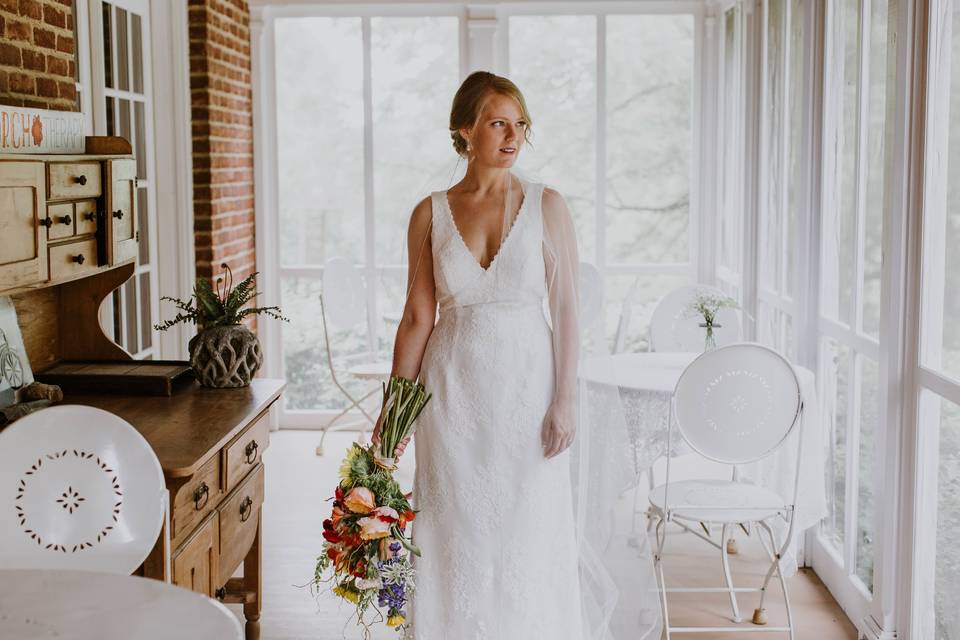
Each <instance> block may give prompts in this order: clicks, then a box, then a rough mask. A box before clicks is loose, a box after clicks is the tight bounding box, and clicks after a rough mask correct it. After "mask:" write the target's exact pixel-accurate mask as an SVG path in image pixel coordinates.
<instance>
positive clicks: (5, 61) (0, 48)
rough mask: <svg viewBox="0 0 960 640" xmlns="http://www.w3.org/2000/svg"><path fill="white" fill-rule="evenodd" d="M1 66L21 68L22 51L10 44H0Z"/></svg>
mask: <svg viewBox="0 0 960 640" xmlns="http://www.w3.org/2000/svg"><path fill="white" fill-rule="evenodd" d="M0 64H2V65H6V66H8V67H17V68H18V69H19V68H20V65H21V62H20V49H18V48H17V47H16V46H14V45H12V44H10V43H8V42H0Z"/></svg>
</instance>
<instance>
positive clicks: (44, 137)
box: [0, 105, 84, 153]
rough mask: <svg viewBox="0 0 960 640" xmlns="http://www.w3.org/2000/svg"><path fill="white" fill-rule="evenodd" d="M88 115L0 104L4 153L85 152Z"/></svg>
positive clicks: (0, 148)
mask: <svg viewBox="0 0 960 640" xmlns="http://www.w3.org/2000/svg"><path fill="white" fill-rule="evenodd" d="M83 121H84V117H83V114H82V113H79V112H76V111H52V110H49V109H28V108H26V107H10V106H6V105H0V153H83V143H84V133H83Z"/></svg>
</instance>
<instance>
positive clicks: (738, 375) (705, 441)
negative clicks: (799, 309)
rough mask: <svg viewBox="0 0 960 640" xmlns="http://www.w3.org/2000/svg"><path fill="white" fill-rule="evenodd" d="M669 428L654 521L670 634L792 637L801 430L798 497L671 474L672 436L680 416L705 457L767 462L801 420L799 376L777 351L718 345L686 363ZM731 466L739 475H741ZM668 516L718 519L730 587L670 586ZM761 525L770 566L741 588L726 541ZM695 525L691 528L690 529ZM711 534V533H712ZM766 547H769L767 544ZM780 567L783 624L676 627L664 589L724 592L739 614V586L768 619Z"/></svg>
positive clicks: (756, 619)
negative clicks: (787, 566)
mask: <svg viewBox="0 0 960 640" xmlns="http://www.w3.org/2000/svg"><path fill="white" fill-rule="evenodd" d="M671 413H672V415H673V417H674V418H675V420H673V419H672V420H671V427H670V433H669V434H668V437H667V469H666V482H665V483H664V484H662V485H660V486H658V487H656V488H655V489H654V490H653V491H651V493H650V505H651V508H652V509H653V511H654V514H655V515H656V516H657V517H658V521H657V536H656V537H657V549H656V553H655V555H654V563H655V564H656V567H657V576H658V580H659V586H660V597H661V599H662V605H663V619H664V627H665V629H666V635H667V638H668V639H669V638H670V634H671V632H673V633H681V632H682V633H696V632H733V633H743V632H746V631H765V632H773V631H780V632H788V633H789V634H790V638H791V639H792V638H793V637H794V627H793V614H792V612H791V609H790V599H789V596H788V593H787V583H786V581H785V580H784V578H783V572H782V571H781V568H780V559H781V557H782V556H783V554H784V552H785V551H786V550H787V548H788V547H789V545H790V543H791V542H792V540H793V535H794V515H795V509H796V503H797V493H798V490H799V483H800V455H801V453H802V449H803V431H802V429H801V432H800V433H799V434H798V436H799V437H798V438H797V466H796V468H797V473H796V478H795V480H794V489H793V495H792V496H789V497H784V496H780V495H778V494H777V493H775V492H774V491H771V490H770V489H767V488H765V487H762V486H759V485H756V484H751V483H747V482H741V481H738V480H736V479H734V480H685V481H680V482H671V481H670V447H671V443H672V440H673V437H674V434H673V430H674V429H673V426H672V425H673V423H674V422H675V423H676V430H677V431H678V432H679V434H680V437H682V438H683V439H684V441H686V443H687V444H688V445H689V446H690V448H691V449H693V450H694V451H695V452H697V453H699V454H700V455H702V456H704V457H705V458H708V459H710V460H714V461H716V462H721V463H724V464H728V465H731V466H732V467H733V468H734V471H735V470H736V466H737V465H741V464H746V463H749V462H755V461H757V460H761V459H763V458H766V457H767V456H770V455H771V454H773V453H774V452H775V451H776V450H777V449H778V448H779V447H780V446H781V445H782V444H783V443H784V441H785V440H786V439H787V438H788V437H789V436H790V434H791V433H792V431H793V430H794V429H795V428H797V427H798V425H799V424H800V418H801V416H802V413H803V400H802V398H801V395H800V383H799V381H798V379H797V375H796V373H795V372H794V370H793V367H792V366H791V365H790V363H789V362H788V361H787V360H786V359H785V358H784V357H783V356H781V355H780V354H779V353H777V352H776V351H774V350H772V349H770V348H768V347H765V346H763V345H759V344H754V343H740V344H734V345H729V346H726V347H720V348H717V349H715V350H711V351H708V352H706V353H704V354H703V355H701V356H699V357H698V358H697V359H696V360H694V361H693V362H692V363H690V365H689V366H688V367H687V368H686V369H685V370H684V372H683V374H682V375H681V376H680V379H679V380H678V381H677V385H676V387H675V389H674V394H673V401H672V403H671ZM736 477H737V476H736V473H734V478H736ZM777 519H782V520H783V521H785V523H786V527H787V528H786V531H787V533H786V535H785V536H784V539H783V540H777V535H776V533H775V532H774V529H773V527H771V522H773V521H775V520H777ZM670 523H677V524H681V525H685V526H686V527H690V526H696V523H707V524H715V525H719V526H720V527H721V543H720V545H719V546H720V550H721V558H722V565H723V575H724V580H725V582H726V586H725V587H707V588H683V587H672V588H668V587H667V586H666V581H665V577H664V569H663V553H664V548H665V543H666V538H667V528H668V525H669V524H670ZM738 525H740V526H745V527H746V526H749V525H757V526H759V528H760V529H762V530H763V531H765V532H766V534H767V535H768V536H769V539H770V548H769V549H767V551H768V554H769V555H770V568H769V569H768V570H767V573H766V576H765V577H764V580H763V584H762V585H761V586H760V587H759V588H746V587H734V586H733V580H732V577H731V575H730V565H729V562H728V560H727V549H726V545H725V542H726V540H727V537H728V535H729V532H730V530H731V529H732V528H734V527H736V526H738ZM688 530H689V529H688ZM708 541H710V540H709V539H708ZM764 547H766V545H764ZM774 572H776V574H777V577H778V578H779V579H780V585H781V587H782V588H783V596H784V601H785V603H786V610H787V626H784V627H768V626H754V627H743V626H737V627H671V626H670V618H669V611H668V607H667V594H668V593H672V592H685V593H691V592H694V593H697V592H706V593H718V592H719V593H723V592H726V593H728V594H729V597H730V606H731V607H732V609H733V618H732V619H733V621H734V622H741V618H740V611H739V608H738V605H737V596H736V594H737V592H756V591H759V592H760V606H759V607H758V608H757V609H756V610H755V611H754V614H753V623H754V624H755V625H766V624H767V616H766V610H765V608H764V601H765V598H766V595H767V586H768V585H769V583H770V579H771V578H772V577H773V574H774Z"/></svg>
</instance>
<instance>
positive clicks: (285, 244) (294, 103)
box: [275, 18, 364, 266]
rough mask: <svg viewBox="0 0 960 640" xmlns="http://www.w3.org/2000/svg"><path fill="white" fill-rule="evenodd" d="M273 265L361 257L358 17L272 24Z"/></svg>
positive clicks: (361, 105) (361, 183) (360, 131)
mask: <svg viewBox="0 0 960 640" xmlns="http://www.w3.org/2000/svg"><path fill="white" fill-rule="evenodd" d="M276 42H277V47H276V68H275V74H276V86H277V149H278V157H277V169H278V170H277V174H278V179H279V189H278V200H279V207H280V211H279V228H278V231H279V239H280V263H281V265H286V266H290V265H305V264H322V263H323V262H324V261H325V260H327V259H328V258H331V257H333V256H337V255H339V256H343V257H346V258H350V259H352V260H354V261H357V262H359V261H361V260H362V259H363V255H364V228H363V221H364V191H363V55H362V50H361V44H362V41H361V36H360V19H359V18H283V19H277V20H276Z"/></svg>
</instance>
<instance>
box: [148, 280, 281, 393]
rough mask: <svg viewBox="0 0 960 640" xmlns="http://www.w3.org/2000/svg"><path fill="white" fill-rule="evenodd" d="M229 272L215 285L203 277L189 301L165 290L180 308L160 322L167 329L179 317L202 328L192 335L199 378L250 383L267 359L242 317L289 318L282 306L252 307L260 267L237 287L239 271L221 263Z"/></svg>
mask: <svg viewBox="0 0 960 640" xmlns="http://www.w3.org/2000/svg"><path fill="white" fill-rule="evenodd" d="M220 267H221V268H222V269H223V270H224V272H225V275H224V276H220V277H219V278H217V281H216V285H215V287H214V286H213V285H211V284H210V282H209V281H208V280H206V279H204V278H197V283H196V285H194V288H193V295H192V296H190V299H189V300H187V301H186V302H184V301H183V300H180V299H179V298H171V297H169V296H163V298H161V299H162V300H169V301H171V302H173V303H174V304H175V305H176V306H177V308H179V309H180V311H179V312H178V313H177V315H176V317H174V318H173V319H172V320H167V321H165V322H162V323H160V324H158V325H155V326H154V328H156V329H157V330H158V331H165V330H166V329H169V328H170V327H172V326H173V325H175V324H177V323H178V322H192V323H194V324H196V325H197V326H198V327H199V328H200V332H199V333H197V335H195V336H194V337H193V338H191V339H190V343H189V345H188V347H189V350H190V366H191V367H192V368H193V371H194V373H195V374H196V376H197V381H198V382H200V384H202V385H203V386H205V387H215V388H230V387H245V386H247V385H249V384H250V380H251V379H253V376H254V374H256V372H257V370H258V369H259V368H260V365H261V364H262V363H263V355H262V353H261V351H260V341H259V340H258V339H257V336H256V335H255V334H254V333H253V332H252V331H250V330H249V329H248V328H247V327H246V326H244V325H243V324H242V323H241V321H242V320H243V318H245V317H246V316H248V315H252V314H260V313H262V314H265V315H268V316H270V317H272V318H277V319H278V320H284V321H287V322H289V319H287V318H285V317H283V316H282V315H281V314H280V308H279V307H246V308H244V307H245V306H246V305H247V303H249V302H250V301H251V300H253V298H255V297H256V295H257V291H256V284H255V282H254V280H255V279H256V277H257V273H256V272H254V273H252V274H250V275H249V276H247V277H246V278H245V279H244V280H243V281H242V282H241V283H240V284H238V285H237V286H236V287H234V286H233V272H232V271H231V270H230V267H228V266H227V265H226V264H221V265H220Z"/></svg>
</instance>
